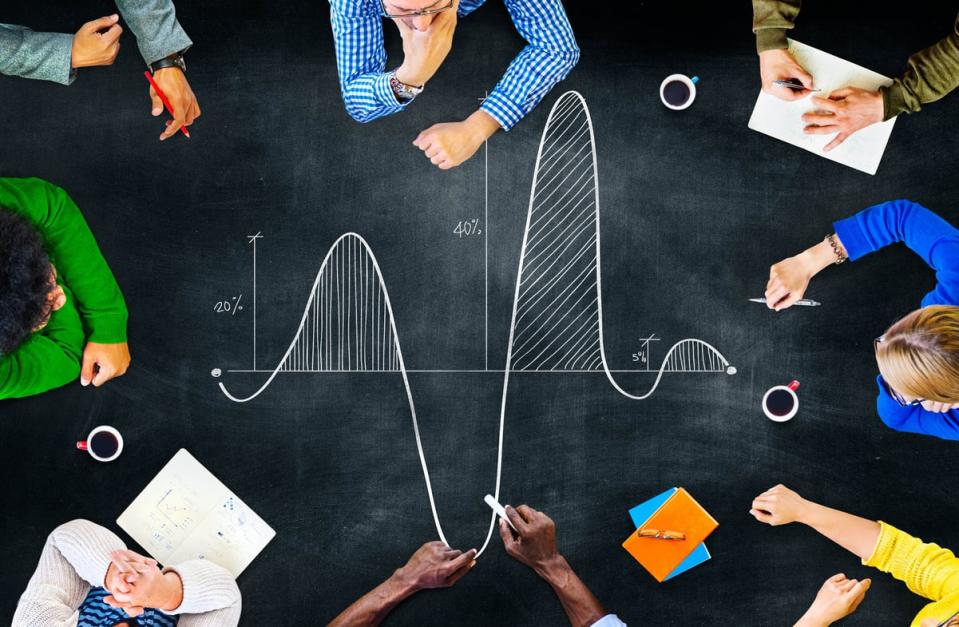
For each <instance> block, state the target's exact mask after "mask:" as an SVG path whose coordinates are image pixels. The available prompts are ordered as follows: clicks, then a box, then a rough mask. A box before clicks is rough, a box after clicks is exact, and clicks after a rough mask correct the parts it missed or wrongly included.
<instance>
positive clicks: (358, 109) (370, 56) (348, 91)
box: [330, 0, 412, 123]
mask: <svg viewBox="0 0 959 627" xmlns="http://www.w3.org/2000/svg"><path fill="white" fill-rule="evenodd" d="M330 21H331V22H332V25H333V45H334V46H335V48H336V69H337V73H338V74H339V78H340V91H341V93H342V95H343V104H344V105H345V106H346V112H347V113H348V114H349V115H350V117H351V118H353V119H354V120H356V121H357V122H363V123H365V122H372V121H373V120H375V119H377V118H381V117H384V116H387V115H391V114H393V113H397V112H399V111H402V110H403V109H404V108H405V107H406V106H407V105H408V104H409V103H410V102H412V100H410V101H407V102H403V103H401V102H400V101H399V100H397V98H396V94H394V93H393V88H392V87H391V86H390V75H389V73H388V72H386V71H385V69H386V48H385V47H384V44H383V17H382V16H381V15H380V10H379V9H378V5H377V4H376V3H375V2H367V1H363V2H356V1H355V0H330Z"/></svg>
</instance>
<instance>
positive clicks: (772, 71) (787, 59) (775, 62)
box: [759, 50, 813, 100]
mask: <svg viewBox="0 0 959 627" xmlns="http://www.w3.org/2000/svg"><path fill="white" fill-rule="evenodd" d="M759 76H760V78H761V79H762V82H763V91H764V92H766V93H768V94H772V95H773V96H776V97H777V98H779V99H781V100H799V99H800V98H805V97H806V96H807V95H808V94H809V93H810V91H809V90H810V89H813V79H812V74H810V73H809V72H807V71H806V70H804V69H803V67H802V66H801V65H799V63H797V62H796V59H794V58H793V56H792V55H791V54H790V53H789V51H788V50H766V51H764V52H760V53H759ZM774 81H792V82H799V83H801V84H802V85H803V86H805V89H790V88H789V87H784V86H782V85H776V84H775V83H774Z"/></svg>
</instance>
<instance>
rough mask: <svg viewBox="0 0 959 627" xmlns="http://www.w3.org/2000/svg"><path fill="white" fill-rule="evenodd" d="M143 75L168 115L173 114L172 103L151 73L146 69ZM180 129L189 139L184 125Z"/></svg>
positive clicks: (188, 132)
mask: <svg viewBox="0 0 959 627" xmlns="http://www.w3.org/2000/svg"><path fill="white" fill-rule="evenodd" d="M143 75H144V76H146V77H147V80H148V81H150V85H152V86H153V91H155V92H156V93H157V96H159V97H160V101H161V102H163V106H164V107H166V110H167V111H168V112H169V113H170V115H173V116H175V115H176V114H175V113H173V105H171V104H170V101H169V100H167V97H166V94H164V93H163V91H162V90H161V89H160V86H159V85H157V82H156V81H155V80H153V75H152V74H150V72H148V71H147V72H144V73H143ZM180 130H181V131H183V134H184V135H186V138H187V139H190V131H188V130H187V128H186V127H185V126H181V127H180Z"/></svg>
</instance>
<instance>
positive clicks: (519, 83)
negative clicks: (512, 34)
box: [330, 0, 579, 131]
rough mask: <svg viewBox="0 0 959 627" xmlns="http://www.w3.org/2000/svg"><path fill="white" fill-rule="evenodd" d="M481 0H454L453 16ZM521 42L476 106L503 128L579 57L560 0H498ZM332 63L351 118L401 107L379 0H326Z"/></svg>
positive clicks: (369, 117) (472, 8)
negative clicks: (388, 65)
mask: <svg viewBox="0 0 959 627" xmlns="http://www.w3.org/2000/svg"><path fill="white" fill-rule="evenodd" d="M485 1H486V0H460V3H459V7H458V9H457V15H458V16H459V17H465V16H466V15H469V14H470V13H472V12H473V11H475V10H476V9H478V8H479V7H480V6H481V5H482V4H483V3H484V2H485ZM503 4H505V5H506V9H507V11H509V14H510V17H511V18H512V20H513V25H514V26H515V27H516V30H517V31H518V32H519V34H520V35H521V36H522V37H523V39H525V40H526V41H527V45H526V46H525V47H524V48H523V50H522V51H521V52H520V53H519V55H518V56H517V57H516V58H515V59H513V62H512V63H510V65H509V68H507V70H506V73H505V74H504V75H503V78H502V79H500V81H499V83H497V84H496V87H494V88H493V91H492V92H490V94H489V95H488V96H487V97H486V98H485V100H484V101H483V104H482V105H481V107H480V108H481V109H483V110H484V111H486V112H487V113H488V114H490V115H491V116H492V117H493V119H495V120H496V121H497V122H498V123H499V125H500V126H501V127H502V128H503V129H504V130H507V131H508V130H509V129H510V128H512V127H513V126H514V125H515V124H516V123H517V122H519V121H520V120H521V119H523V117H525V116H526V114H527V113H529V112H530V111H532V110H533V109H534V108H536V105H538V104H539V102H540V101H541V100H542V99H543V97H544V96H546V94H547V93H549V90H550V89H552V88H553V85H555V84H556V83H558V82H559V81H561V80H563V79H564V78H565V77H566V75H567V74H569V72H570V70H572V69H573V66H575V65H576V62H577V61H578V60H579V47H578V46H577V45H576V39H575V37H574V36H573V29H572V27H571V26H570V24H569V19H568V18H567V17H566V11H565V10H564V9H563V5H562V2H561V1H560V0H503ZM330 19H331V21H332V23H333V41H334V44H335V46H336V65H337V70H338V72H339V77H340V89H341V91H342V93H343V103H344V104H345V105H346V111H347V113H349V114H350V116H351V117H353V119H354V120H356V121H357V122H370V121H372V120H375V119H377V118H380V117H383V116H386V115H390V114H393V113H396V112H398V111H401V110H402V109H403V108H404V107H405V106H406V105H408V104H409V102H405V103H400V102H399V101H398V100H397V99H396V95H395V94H394V93H393V90H392V88H391V87H390V80H389V73H388V72H386V71H385V69H386V48H385V47H384V45H383V19H384V18H383V16H382V6H381V4H380V0H330Z"/></svg>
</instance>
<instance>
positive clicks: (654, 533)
mask: <svg viewBox="0 0 959 627" xmlns="http://www.w3.org/2000/svg"><path fill="white" fill-rule="evenodd" d="M638 533H639V537H641V538H655V539H657V540H685V539H686V534H685V533H683V532H682V531H660V530H659V529H647V528H645V527H644V528H643V529H640V530H639V532H638Z"/></svg>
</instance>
